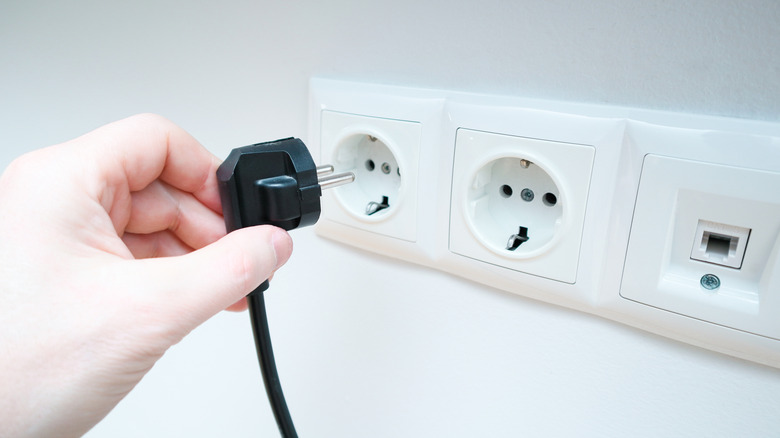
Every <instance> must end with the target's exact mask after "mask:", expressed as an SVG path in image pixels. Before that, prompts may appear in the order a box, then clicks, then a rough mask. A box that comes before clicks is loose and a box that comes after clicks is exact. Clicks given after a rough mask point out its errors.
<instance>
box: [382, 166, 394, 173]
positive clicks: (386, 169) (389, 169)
mask: <svg viewBox="0 0 780 438" xmlns="http://www.w3.org/2000/svg"><path fill="white" fill-rule="evenodd" d="M391 170H393V169H392V168H391V167H390V163H382V173H384V174H385V175H389V174H390V171H391Z"/></svg>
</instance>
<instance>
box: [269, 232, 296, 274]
mask: <svg viewBox="0 0 780 438" xmlns="http://www.w3.org/2000/svg"><path fill="white" fill-rule="evenodd" d="M271 243H272V244H273V246H274V252H275V253H276V269H278V268H279V267H280V266H282V265H284V264H285V263H287V260H288V259H289V258H290V254H292V247H293V242H292V238H291V237H290V235H289V234H288V233H287V231H284V230H282V229H277V230H276V231H275V232H274V235H273V236H272V237H271Z"/></svg>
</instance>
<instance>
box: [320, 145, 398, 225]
mask: <svg viewBox="0 0 780 438" xmlns="http://www.w3.org/2000/svg"><path fill="white" fill-rule="evenodd" d="M335 144H336V147H335V150H334V158H333V166H334V168H335V169H336V171H337V172H354V173H355V182H354V183H352V184H347V185H345V186H342V187H338V188H337V189H336V192H335V194H336V197H337V198H338V199H339V201H340V202H341V204H342V205H343V206H344V208H345V209H346V210H347V211H348V212H349V213H350V214H351V215H352V216H354V217H356V218H358V219H360V220H363V221H380V220H383V219H385V218H386V217H388V216H390V215H392V214H393V213H394V212H395V210H396V208H394V207H395V206H396V204H397V203H398V202H399V200H400V199H399V197H400V192H401V182H402V181H401V175H402V169H400V168H399V167H398V160H397V159H396V155H395V153H394V152H393V149H392V146H390V144H389V143H388V142H387V141H386V140H384V138H383V137H382V136H381V135H380V134H377V133H370V132H351V133H347V134H345V135H343V136H342V137H341V138H339V139H338V140H337V141H336V143H335Z"/></svg>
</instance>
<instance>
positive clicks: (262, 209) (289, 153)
mask: <svg viewBox="0 0 780 438" xmlns="http://www.w3.org/2000/svg"><path fill="white" fill-rule="evenodd" d="M332 173H333V167H332V166H320V167H317V166H315V164H314V160H313V159H312V157H311V154H310V153H309V151H308V149H306V145H304V144H303V142H302V141H301V140H299V139H297V138H286V139H282V140H277V141H272V142H268V143H258V144H254V145H250V146H244V147H241V148H236V149H233V151H232V152H230V155H228V157H227V159H226V160H225V161H224V162H223V163H222V165H221V166H219V169H217V180H218V183H219V195H220V198H221V200H222V215H223V216H224V218H225V227H226V228H227V231H228V232H231V231H233V230H237V229H239V228H244V227H251V226H255V225H275V226H277V227H280V228H283V229H285V230H288V231H289V230H292V229H294V228H298V227H303V226H307V225H312V224H314V223H316V222H317V219H319V217H320V196H322V189H324V188H328V187H335V186H338V185H341V184H346V183H349V182H352V181H354V179H355V175H354V174H352V173H345V174H339V175H332ZM268 286H269V284H268V280H266V281H264V282H263V283H262V284H261V285H260V286H258V287H257V289H255V290H254V291H252V293H250V294H249V295H248V296H247V303H248V305H249V315H250V318H251V320H252V331H253V332H254V337H255V346H256V348H257V357H258V359H259V361H260V370H261V372H262V374H263V381H264V383H265V389H266V393H267V394H268V401H269V402H270V404H271V409H272V410H273V413H274V417H275V418H276V424H277V426H279V432H280V434H281V436H282V437H283V438H297V436H298V434H297V433H296V432H295V426H294V425H293V421H292V417H291V416H290V411H289V410H288V409H287V402H286V401H285V398H284V393H283V392H282V385H281V382H280V381H279V374H278V373H277V371H276V362H275V361H274V352H273V348H272V346H271V336H270V333H269V330H268V318H267V316H266V311H265V300H264V297H263V292H265V291H266V290H267V289H268Z"/></svg>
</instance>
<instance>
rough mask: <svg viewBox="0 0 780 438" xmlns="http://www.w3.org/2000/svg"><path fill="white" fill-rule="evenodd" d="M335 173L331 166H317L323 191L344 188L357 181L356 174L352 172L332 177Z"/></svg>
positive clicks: (318, 180)
mask: <svg viewBox="0 0 780 438" xmlns="http://www.w3.org/2000/svg"><path fill="white" fill-rule="evenodd" d="M334 171H335V169H334V168H333V166H332V165H330V164H324V165H322V166H317V182H318V183H319V184H320V188H321V189H322V190H325V189H331V188H333V187H338V186H343V185H344V184H349V183H351V182H352V181H354V180H355V174H354V173H352V172H344V173H337V174H335V175H332V173H333V172H334Z"/></svg>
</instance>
